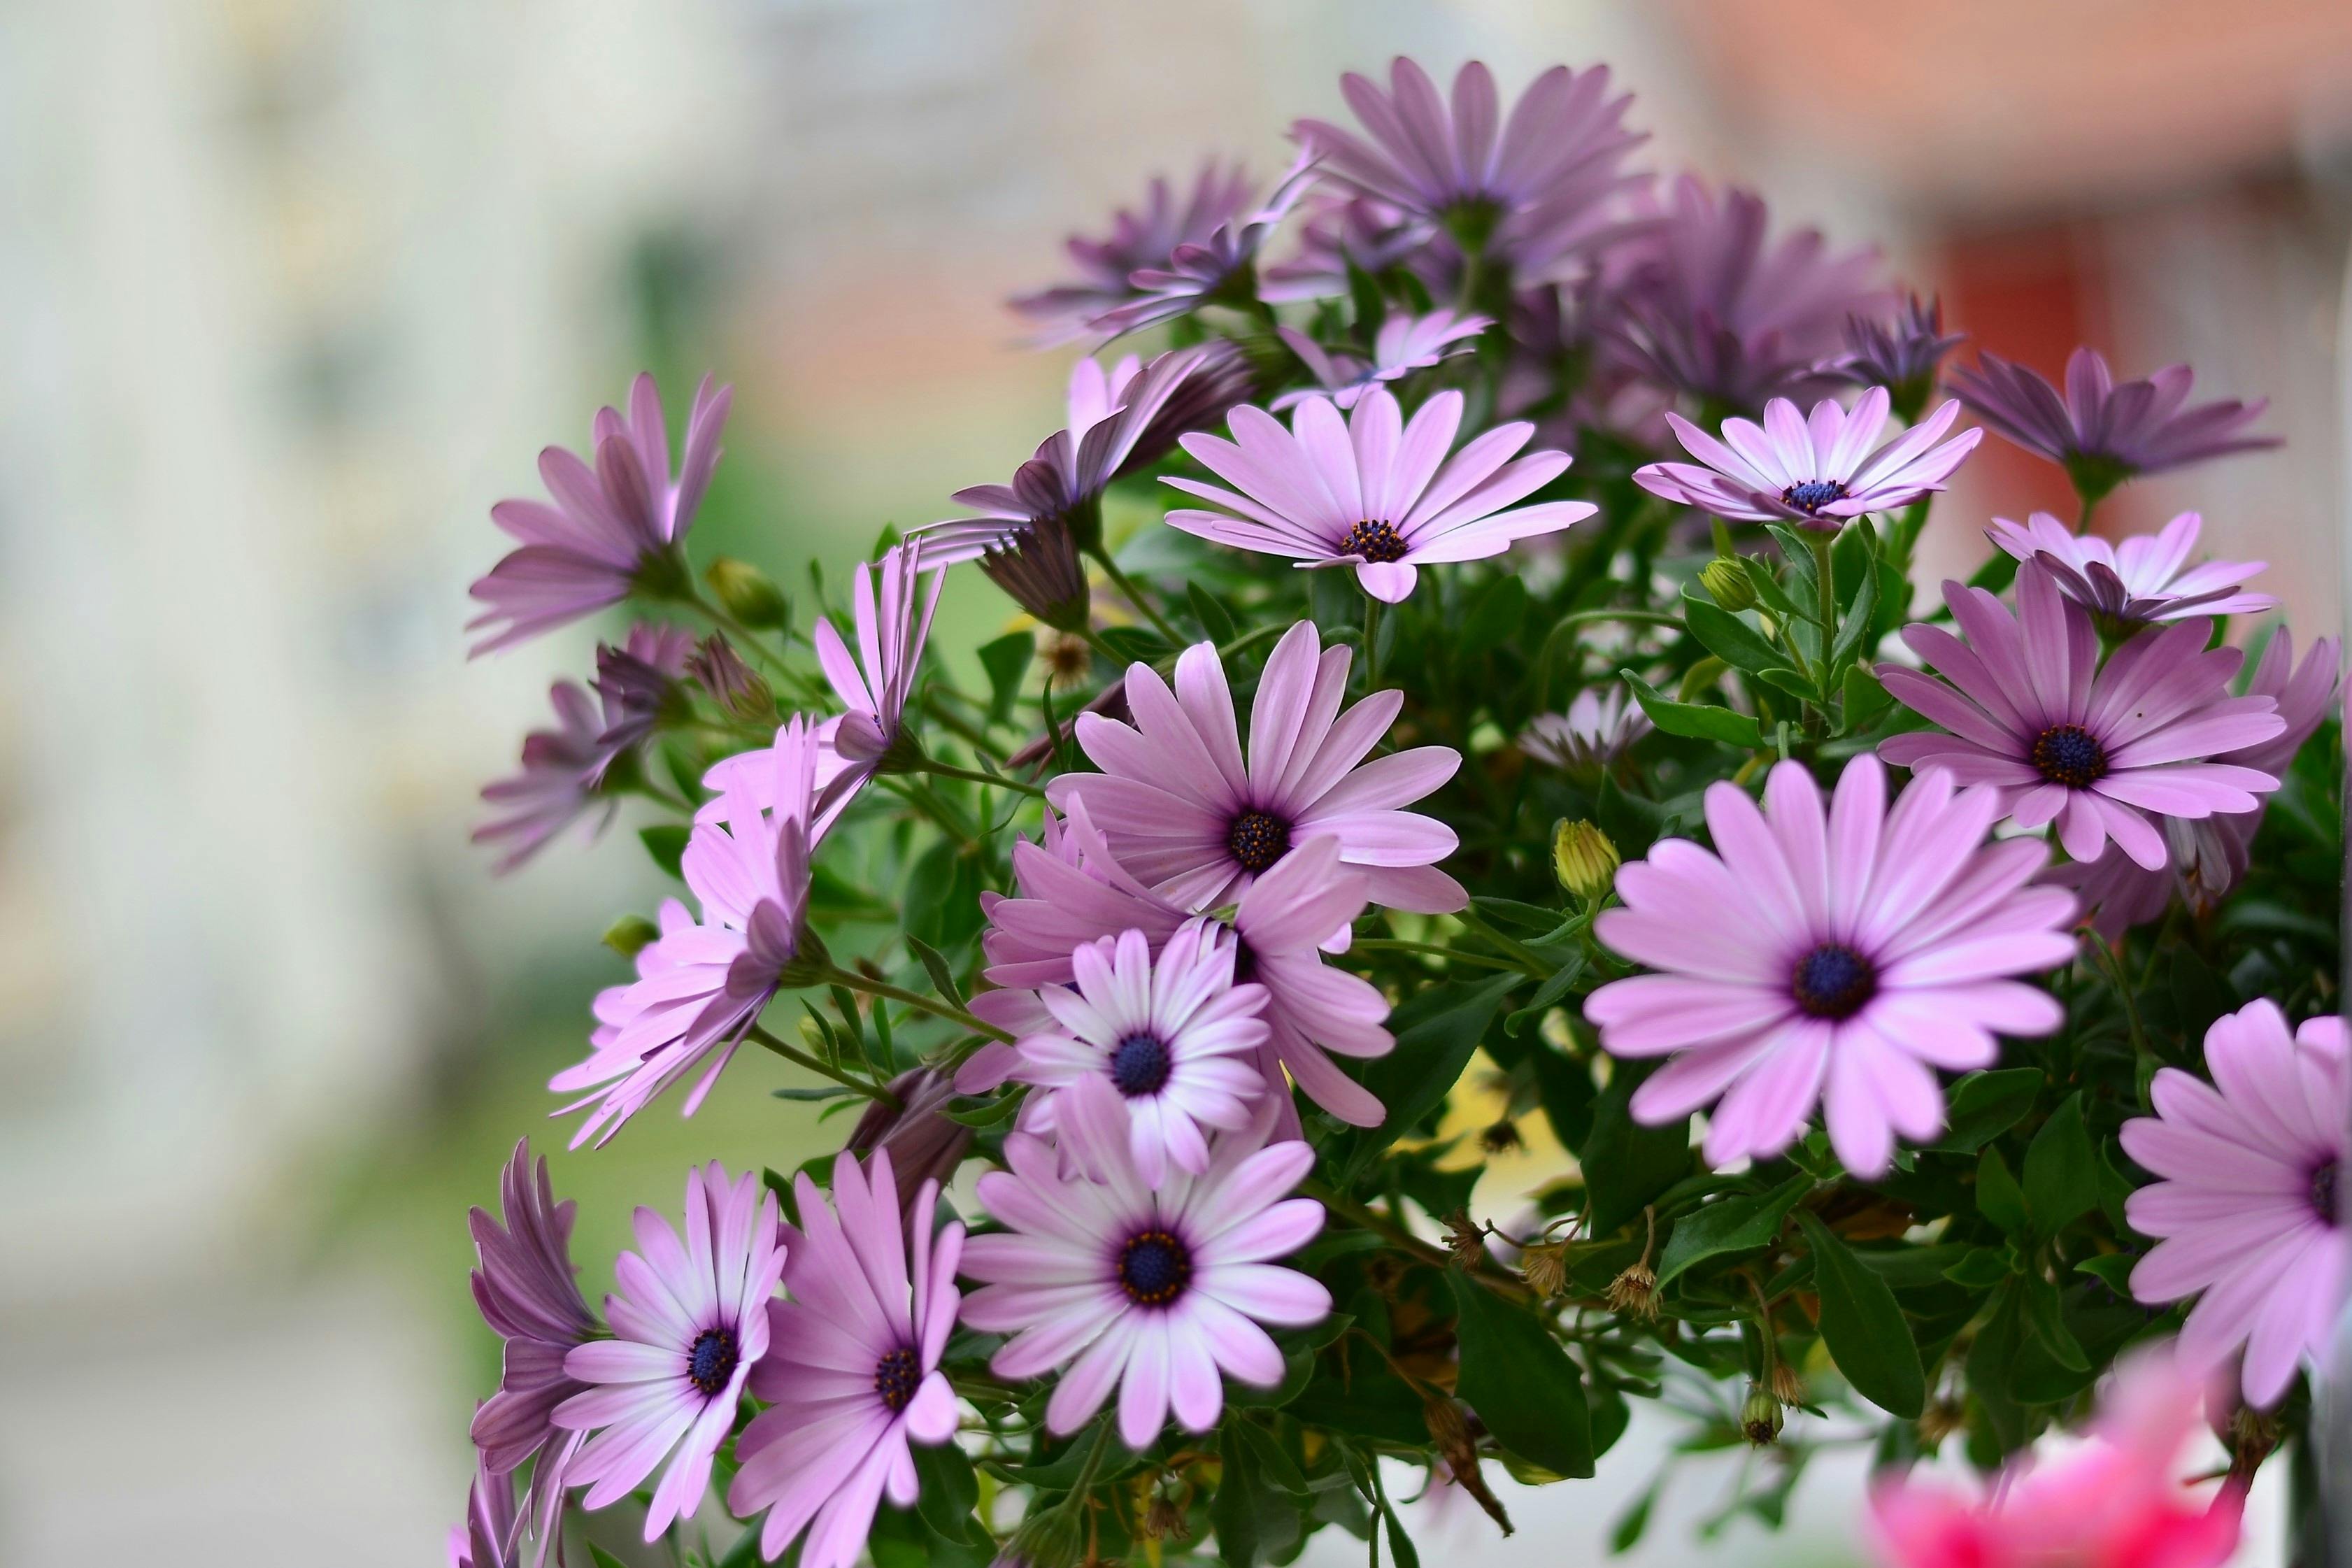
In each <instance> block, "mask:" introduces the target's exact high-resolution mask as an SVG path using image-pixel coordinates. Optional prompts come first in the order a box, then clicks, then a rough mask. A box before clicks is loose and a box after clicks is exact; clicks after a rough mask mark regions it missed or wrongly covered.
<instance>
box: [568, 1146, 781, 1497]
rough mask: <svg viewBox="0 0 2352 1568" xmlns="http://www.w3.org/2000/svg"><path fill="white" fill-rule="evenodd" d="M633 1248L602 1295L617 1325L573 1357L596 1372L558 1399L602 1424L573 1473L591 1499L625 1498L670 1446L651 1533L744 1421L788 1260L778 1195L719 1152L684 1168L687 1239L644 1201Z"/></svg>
mask: <svg viewBox="0 0 2352 1568" xmlns="http://www.w3.org/2000/svg"><path fill="white" fill-rule="evenodd" d="M636 1232H637V1250H636V1251H635V1252H624V1253H623V1254H621V1256H620V1258H618V1259H617V1260H615V1261H614V1265H613V1274H614V1283H615V1284H616V1285H617V1286H618V1288H619V1289H618V1293H616V1294H614V1295H611V1296H607V1297H605V1298H604V1315H605V1317H607V1318H608V1319H610V1320H611V1321H612V1324H613V1331H614V1335H615V1336H616V1337H614V1338H613V1339H609V1340H592V1341H590V1342H588V1343H586V1344H584V1345H581V1346H579V1347H578V1348H577V1349H575V1350H573V1351H572V1353H571V1354H569V1355H567V1356H565V1357H564V1358H563V1366H564V1370H565V1371H566V1372H568V1373H571V1374H572V1376H573V1377H576V1378H578V1379H580V1380H581V1381H582V1382H583V1383H586V1384H593V1385H594V1386H593V1387H591V1388H589V1389H588V1390H587V1391H586V1392H585V1393H582V1394H574V1395H572V1397H571V1398H570V1399H567V1400H565V1401H564V1402H563V1403H562V1405H557V1406H556V1409H555V1423H556V1425H557V1426H568V1427H572V1428H573V1429H575V1430H579V1431H587V1432H593V1434H594V1435H593V1436H591V1437H590V1438H589V1439H588V1441H587V1443H586V1444H585V1445H583V1447H582V1448H581V1450H580V1452H579V1454H578V1456H577V1457H576V1458H574V1459H573V1460H572V1467H571V1469H570V1471H569V1473H568V1475H567V1477H566V1479H569V1480H570V1481H572V1482H574V1483H576V1484H584V1485H586V1486H587V1488H588V1496H587V1498H586V1500H585V1502H586V1506H587V1507H588V1508H590V1509H592V1510H593V1509H600V1508H605V1507H608V1506H610V1505H611V1504H613V1503H615V1502H618V1501H619V1500H621V1499H623V1498H625V1497H626V1496H628V1495H629V1493H631V1492H632V1491H635V1489H637V1487H638V1485H639V1483H641V1482H643V1481H644V1480H645V1479H646V1477H647V1476H650V1475H652V1474H653V1473H654V1471H655V1469H656V1468H658V1467H659V1466H660V1465H661V1464H662V1462H663V1461H664V1460H665V1459H667V1461H668V1466H669V1468H667V1470H664V1471H663V1473H662V1479H661V1480H660V1482H659V1483H658V1484H657V1485H656V1487H655V1488H654V1495H653V1502H652V1504H651V1505H650V1506H649V1507H647V1509H646V1540H647V1541H658V1540H660V1539H661V1535H662V1532H663V1531H666V1530H667V1529H668V1528H669V1527H670V1523H671V1521H674V1520H677V1519H687V1518H692V1517H693V1514H694V1510H695V1509H696V1508H697V1507H698V1506H699V1505H700V1504H701V1501H702V1496H703V1493H704V1492H706V1491H708V1490H709V1488H710V1461H711V1458H712V1457H713V1456H714V1455H716V1454H717V1453H718V1452H719V1444H720V1443H721V1442H723V1441H725V1440H726V1436H727V1433H728V1429H729V1428H730V1426H733V1425H734V1422H735V1407H736V1405H737V1404H738V1403H739V1402H740V1400H741V1398H742V1395H743V1384H744V1381H745V1380H746V1379H747V1378H748V1377H750V1375H751V1369H752V1368H753V1367H754V1366H756V1365H758V1364H759V1361H760V1358H761V1356H762V1355H764V1354H765V1353H766V1352H767V1349H768V1315H767V1313H766V1311H765V1310H763V1308H764V1303H765V1302H766V1301H767V1300H768V1298H769V1297H771V1296H772V1295H774V1294H775V1293H776V1281H777V1280H778V1279H780V1278H781V1277H782V1274H783V1271H784V1247H783V1242H782V1238H781V1237H779V1236H778V1234H777V1228H776V1199H775V1195H774V1194H772V1193H768V1192H765V1191H763V1190H762V1189H761V1185H760V1177H759V1174H758V1173H756V1172H750V1171H747V1172H745V1173H743V1175H742V1176H741V1177H740V1178H738V1179H737V1180H735V1181H733V1182H730V1181H729V1179H728V1176H727V1172H726V1169H725V1168H724V1167H723V1166H721V1165H720V1164H719V1163H718V1162H717V1161H715V1160H714V1161H712V1162H711V1163H710V1164H709V1167H708V1168H707V1169H706V1168H698V1169H695V1170H691V1171H688V1173H687V1176H686V1241H685V1244H684V1245H683V1246H681V1245H680V1244H679V1242H678V1237H677V1232H676V1231H675V1230H672V1229H671V1228H670V1226H669V1222H668V1221H667V1220H665V1219H664V1218H662V1216H661V1215H657V1214H656V1213H655V1212H654V1211H653V1210H651V1209H649V1208H642V1207H641V1208H639V1209H638V1210H637V1215H636Z"/></svg>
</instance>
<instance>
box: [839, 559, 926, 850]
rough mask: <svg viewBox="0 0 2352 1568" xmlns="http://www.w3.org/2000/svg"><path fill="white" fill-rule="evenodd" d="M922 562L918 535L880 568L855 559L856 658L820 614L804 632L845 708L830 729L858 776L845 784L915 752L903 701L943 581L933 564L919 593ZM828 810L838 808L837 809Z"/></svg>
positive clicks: (894, 766) (903, 762) (900, 766)
mask: <svg viewBox="0 0 2352 1568" xmlns="http://www.w3.org/2000/svg"><path fill="white" fill-rule="evenodd" d="M923 565H924V563H923V544H922V541H921V540H919V539H917V540H910V541H908V542H907V543H904V544H900V545H897V546H894V547H893V548H891V549H889V550H887V551H885V552H883V554H882V560H881V563H880V566H881V570H880V571H879V572H878V573H877V571H876V570H875V568H874V567H873V566H872V565H869V564H868V563H866V562H863V561H861V562H859V563H857V575H856V579H855V582H854V584H853V586H852V587H851V589H850V607H851V609H852V611H853V612H854V614H855V615H856V630H857V657H856V658H851V657H850V652H849V645H848V644H847V643H845V642H844V641H843V640H842V637H841V634H840V633H839V632H837V631H835V630H834V627H833V622H832V621H831V620H829V619H827V618H826V617H825V616H818V617H817V621H816V626H815V627H814V629H813V630H812V632H811V634H810V641H811V642H813V643H814V644H815V645H816V658H817V663H818V664H819V665H820V666H821V667H823V668H824V678H825V679H826V680H828V681H830V682H831V683H832V685H833V690H834V695H835V696H836V697H838V698H840V699H841V703H842V706H843V707H845V708H846V709H848V710H849V711H848V712H846V713H845V714H843V715H842V719H841V725H840V727H839V728H838V729H836V730H835V731H834V732H833V736H832V749H833V751H834V752H835V754H837V755H838V756H840V757H841V758H842V760H843V761H845V762H846V763H849V764H850V768H849V772H850V773H851V775H852V776H853V777H856V784H851V785H848V786H847V787H848V789H850V790H855V789H856V788H857V787H858V786H859V785H862V784H864V783H865V782H866V779H868V778H871V777H872V776H873V775H875V774H876V773H891V772H903V771H905V769H906V768H907V767H908V764H909V763H911V762H912V761H913V759H914V758H915V757H918V756H919V755H921V751H922V749H921V747H920V746H919V745H918V744H917V743H916V740H915V736H914V735H913V733H912V732H911V731H908V728H907V725H906V717H907V699H908V697H909V696H911V695H913V693H914V689H915V673H916V671H917V670H919V668H921V667H922V662H923V642H924V639H925V638H927V637H929V636H930V633H931V613H932V612H933V611H934V610H936V609H938V608H939V604H940V584H941V583H942V582H943V581H944V580H945V576H944V574H942V573H940V572H939V571H937V570H934V571H933V572H932V573H931V575H930V583H929V592H928V593H927V592H925V591H924V589H925V584H924V582H923ZM877 578H878V580H879V591H878V593H877ZM834 809H835V812H836V813H837V811H838V809H839V808H838V806H835V808H834ZM830 820H831V819H830V817H828V818H826V821H827V822H828V823H829V822H830ZM820 831H822V829H820Z"/></svg>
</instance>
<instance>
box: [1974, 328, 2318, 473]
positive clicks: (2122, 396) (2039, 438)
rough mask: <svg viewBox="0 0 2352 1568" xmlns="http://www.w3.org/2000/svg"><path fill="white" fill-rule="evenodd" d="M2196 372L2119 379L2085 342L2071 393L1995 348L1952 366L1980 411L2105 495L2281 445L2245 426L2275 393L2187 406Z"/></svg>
mask: <svg viewBox="0 0 2352 1568" xmlns="http://www.w3.org/2000/svg"><path fill="white" fill-rule="evenodd" d="M2196 379H2197V378H2196V373H2195V372H2193V371H2191V370H2190V369H2189V367H2188V366H2187V365H2185V364H2173V365H2167V366H2165V367H2164V368H2163V369H2162V370H2159V371H2158V372H2157V373H2156V374H2153V375H2151V376H2148V377H2147V378H2146V379H2145V380H2141V381H2127V382H2125V383H2124V384H2122V385H2120V386H2118V385H2116V378H2115V373H2114V372H2113V371H2111V370H2109V369H2108V368H2107V362H2106V360H2105V358H2104V357H2102V356H2101V355H2100V353H2098V351H2096V350H2095V349H2088V348H2078V349H2076V350H2075V351H2074V353H2072V354H2071V355H2069V356H2068V357H2067V360H2066V391H2065V395H2063V397H2062V396H2061V395H2059V392H2058V389H2057V388H2056V387H2054V386H2053V385H2051V384H2049V383H2048V382H2046V381H2044V380H2042V377H2041V376H2040V375H2039V374H2036V373H2034V372H2033V371H2031V370H2028V369H2027V368H2026V367H2025V366H2023V365H2021V364H2011V363H2009V362H2008V361H2007V360H2004V359H2001V358H2000V357H1999V356H1997V355H1994V354H1987V353H1980V354H1979V355H1978V356H1977V363H1976V367H1975V368H1974V369H1967V368H1962V369H1958V370H1955V371H1954V372H1952V374H1951V377H1950V385H1951V389H1952V391H1953V393H1954V395H1957V396H1958V398H1959V400H1960V401H1961V402H1963V403H1965V404H1967V405H1969V409H1970V411H1971V412H1973V413H1974V414H1975V415H1976V416H1977V417H1978V418H1979V419H1981V420H1983V421H1984V422H1985V423H1986V424H1987V425H1990V426H1992V427H1993V428H1994V429H1996V430H1998V431H2000V433H2001V434H2002V435H2004V436H2006V437H2009V438H2010V439H2011V440H2012V441H2014V442H2016V443H2017V444H2018V445H2019V446H2021V447H2024V448H2025V449H2026V450H2027V451H2029V452H2035V453H2039V454H2040V455H2041V456H2042V457H2044V458H2049V459H2050V460H2051V461H2052V462H2053V463H2056V464H2058V465H2059V466H2061V467H2062V468H2064V469H2065V470H2066V473H2067V477H2068V478H2070V479H2073V480H2074V489H2076V490H2077V491H2078V492H2079V493H2081V494H2082V495H2083V496H2084V497H2085V498H2086V499H2088V500H2098V499H2099V498H2100V497H2101V496H2104V495H2105V494H2107V493H2108V492H2109V491H2110V490H2112V489H2115V488H2116V486H2117V485H2119V484H2121V483H2123V482H2124V481H2125V480H2126V479H2131V478H2133V477H2134V476H2136V475H2139V474H2157V473H2162V472H2163V471H2165V470H2166V469H2168V468H2184V467H2186V466H2188V465H2189V464H2190V463H2201V462H2204V461H2206V460H2207V459H2208V458H2220V457H2226V456H2227V455H2229V454H2230V453H2232V452H2251V451H2256V450H2259V449H2260V448H2262V447H2275V446H2277V445H2278V444H2279V438H2278V437H2275V436H2250V435H2247V434H2246V433H2245V430H2246V426H2249V425H2252V423H2253V422H2254V421H2255V420H2257V419H2259V418H2261V417H2262V416H2263V409H2265V408H2267V407H2269V406H2270V404H2269V402H2268V400H2266V399H2259V398H2258V399H2256V400H2255V401H2254V402H2252V403H2250V404H2249V403H2241V402H2239V401H2238V400H2237V399H2236V398H2234V397H2233V398H2230V399H2227V400H2225V401H2220V402H2214V403H2200V404H2199V405H2197V406H2196V407H2194V408H2184V407H2183V406H2182V405H2183V404H2185V403H2187V402H2188V400H2189V386H2190V385H2191V384H2193V383H2194V382H2195V380H2196Z"/></svg>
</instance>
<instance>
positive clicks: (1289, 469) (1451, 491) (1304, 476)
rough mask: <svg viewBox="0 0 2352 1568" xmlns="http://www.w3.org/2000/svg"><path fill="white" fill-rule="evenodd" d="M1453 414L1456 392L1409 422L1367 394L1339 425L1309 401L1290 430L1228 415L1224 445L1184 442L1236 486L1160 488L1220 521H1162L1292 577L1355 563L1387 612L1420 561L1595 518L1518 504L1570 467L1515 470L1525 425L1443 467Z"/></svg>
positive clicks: (1184, 517) (1500, 548)
mask: <svg viewBox="0 0 2352 1568" xmlns="http://www.w3.org/2000/svg"><path fill="white" fill-rule="evenodd" d="M1462 407H1463V398H1462V394H1460V393H1459V392H1455V391H1451V390H1448V391H1445V392H1441V393H1439V394H1438V395H1436V396H1434V397H1433V398H1431V399H1430V400H1429V401H1428V402H1426V403H1424V404H1423V405H1421V407H1420V408H1419V410H1417V411H1416V412H1415V413H1414V415H1413V416H1412V424H1410V425H1407V424H1405V423H1404V416H1403V415H1402V413H1401V412H1399V410H1398V408H1397V401H1396V398H1395V397H1394V396H1393V395H1391V394H1390V392H1389V390H1388V389H1387V388H1386V387H1382V386H1376V387H1373V388H1371V389H1370V390H1369V391H1367V392H1365V393H1364V395H1363V396H1362V399H1361V400H1360V402H1358V403H1357V405H1356V408H1355V413H1354V415H1353V416H1351V417H1349V418H1346V419H1343V418H1342V417H1341V416H1340V414H1339V410H1338V409H1337V408H1335V407H1333V406H1332V404H1331V400H1330V399H1329V398H1327V397H1320V396H1312V397H1308V398H1307V399H1306V400H1304V401H1303V402H1301V403H1300V404H1299V405H1298V408H1297V413H1295V414H1293V415H1292V416H1291V427H1290V429H1288V430H1285V429H1284V428H1283V427H1282V422H1281V421H1280V420H1278V419H1276V417H1275V416H1273V415H1271V414H1268V413H1267V412H1266V411H1265V409H1263V408H1250V407H1242V408H1236V409H1234V412H1233V415H1232V416H1231V419H1230V420H1229V427H1230V428H1231V429H1232V431H1233V435H1234V438H1233V439H1232V440H1230V441H1227V440H1224V439H1223V438H1222V437H1216V436H1210V435H1205V434H1201V435H1192V436H1187V437H1184V439H1183V443H1182V445H1183V447H1184V450H1186V451H1187V452H1190V453H1191V454H1192V456H1193V457H1194V458H1197V459H1198V460H1199V461H1200V462H1201V464H1202V466H1203V467H1205V468H1207V469H1208V470H1209V471H1210V472H1211V473H1213V474H1215V475H1216V476H1217V477H1218V478H1219V479H1223V480H1224V481H1225V482H1226V483H1227V484H1230V485H1232V486H1234V489H1223V487H1221V486H1217V485H1212V484H1204V483H1202V481H1200V480H1198V479H1183V478H1179V477H1171V478H1169V479H1164V480H1163V481H1162V482H1163V483H1165V484H1170V485H1173V486H1175V487H1176V488H1177V489H1181V490H1182V491H1184V492H1185V493H1186V494H1188V495H1193V496H1198V497H1200V498H1201V499H1202V500H1207V501H1211V502H1213V503H1214V504H1215V505H1217V506H1218V507H1221V508H1223V510H1220V511H1194V510H1175V511H1171V512H1170V513H1169V514H1168V521H1169V523H1170V525H1171V526H1172V527H1175V528H1180V529H1182V530H1183V531H1185V532H1187V533H1194V534H1198V535H1200V536H1201V537H1202V538H1203V539H1210V540H1214V541H1216V542H1218V543H1220V544H1230V545H1233V546H1234V548H1236V549H1239V550H1254V551H1256V552H1259V553H1261V554H1266V555H1282V556H1287V557H1289V558H1290V559H1292V560H1295V561H1297V563H1299V565H1300V566H1301V567H1316V566H1352V567H1354V568H1355V571H1356V580H1357V581H1358V582H1359V583H1360V584H1363V589H1364V592H1365V593H1367V594H1370V595H1372V597H1374V598H1376V599H1383V600H1386V601H1387V602H1389V603H1390V604H1396V603H1399V602H1401V601H1402V600H1403V599H1405V598H1406V597H1408V596H1409V595H1411V594H1412V589H1413V584H1414V583H1415V582H1416V581H1417V580H1418V578H1419V574H1420V568H1421V567H1422V566H1423V565H1424V564H1426V565H1436V564H1439V563H1444V562H1453V561H1484V560H1486V558H1487V557H1489V556H1493V555H1500V554H1501V553H1502V552H1504V551H1506V550H1508V549H1509V548H1510V547H1511V546H1512V545H1513V544H1514V543H1516V542H1518V541H1519V540H1522V539H1528V538H1532V537H1534V536H1535V535H1538V534H1544V533H1557V532H1558V531H1560V530H1561V529H1563V528H1567V527H1569V526H1570V525H1571V524H1573V523H1577V522H1581V521H1583V520H1584V519H1586V518H1588V517H1591V515H1592V514H1593V513H1594V512H1595V511H1597V510H1600V509H1599V508H1597V507H1595V506H1594V505H1593V504H1592V503H1591V502H1590V501H1580V500H1553V501H1539V502H1537V503H1536V504H1535V505H1532V506H1519V505H1518V504H1517V503H1518V502H1520V501H1523V500H1526V499H1527V498H1528V497H1529V496H1531V495H1533V494H1534V493H1535V492H1536V491H1538V490H1539V489H1543V487H1544V486H1546V485H1548V484H1549V483H1551V481H1552V480H1554V479H1558V478H1559V476H1560V475H1561V474H1563V473H1565V472H1567V471H1568V466H1569V463H1570V458H1569V456H1568V454H1567V453H1565V452H1551V451H1540V452H1530V453H1528V455H1527V456H1525V457H1523V458H1516V459H1514V458H1513V456H1512V454H1514V453H1516V452H1517V451H1518V449H1519V448H1520V447H1524V446H1526V445H1527V444H1528V437H1531V436H1533V435H1534V434H1535V428H1536V427H1535V426H1533V425H1530V424H1527V423H1524V422H1522V423H1518V424H1513V425H1498V426H1496V427H1495V428H1494V429H1492V430H1489V431H1487V432H1486V434H1484V435H1482V436H1480V437H1477V438H1476V439H1475V440H1473V441H1472V442H1471V443H1470V444H1469V445H1468V446H1466V447H1463V448H1462V450H1460V451H1459V452H1456V453H1454V456H1453V457H1452V458H1450V459H1449V458H1447V457H1446V452H1447V451H1448V450H1449V449H1450V448H1451V447H1453V445H1454V435H1455V433H1456V432H1457V431H1458V430H1460V428H1461V426H1462Z"/></svg>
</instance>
